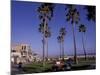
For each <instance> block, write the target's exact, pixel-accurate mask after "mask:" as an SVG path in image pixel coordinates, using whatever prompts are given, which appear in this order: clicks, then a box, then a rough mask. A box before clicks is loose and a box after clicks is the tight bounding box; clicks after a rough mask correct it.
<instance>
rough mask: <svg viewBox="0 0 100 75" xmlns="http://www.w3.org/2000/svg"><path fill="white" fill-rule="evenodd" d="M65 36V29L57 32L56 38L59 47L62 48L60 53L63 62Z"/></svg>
mask: <svg viewBox="0 0 100 75" xmlns="http://www.w3.org/2000/svg"><path fill="white" fill-rule="evenodd" d="M65 35H66V28H64V27H62V28H61V29H60V31H59V36H58V37H57V39H58V41H59V43H60V46H61V47H62V48H61V49H62V50H61V51H62V58H63V60H64V37H65Z"/></svg>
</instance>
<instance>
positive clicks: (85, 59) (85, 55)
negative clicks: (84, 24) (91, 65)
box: [82, 34, 86, 60]
mask: <svg viewBox="0 0 100 75" xmlns="http://www.w3.org/2000/svg"><path fill="white" fill-rule="evenodd" d="M83 37H84V36H83V34H82V44H83V50H84V55H85V60H86V50H85V45H84V38H83Z"/></svg>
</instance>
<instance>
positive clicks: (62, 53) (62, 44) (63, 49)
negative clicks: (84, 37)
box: [62, 41, 64, 61]
mask: <svg viewBox="0 0 100 75" xmlns="http://www.w3.org/2000/svg"><path fill="white" fill-rule="evenodd" d="M62 58H63V61H64V41H63V42H62Z"/></svg>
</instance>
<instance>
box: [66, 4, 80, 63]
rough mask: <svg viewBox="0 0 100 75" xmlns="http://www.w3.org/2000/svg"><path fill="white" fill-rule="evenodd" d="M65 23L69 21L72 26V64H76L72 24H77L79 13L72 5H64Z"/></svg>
mask: <svg viewBox="0 0 100 75" xmlns="http://www.w3.org/2000/svg"><path fill="white" fill-rule="evenodd" d="M65 10H66V21H69V22H70V23H71V24H72V32H73V43H74V62H75V63H76V64H77V63H78V62H77V51H76V40H75V31H74V24H78V22H79V20H80V18H79V16H80V15H79V12H78V10H77V9H76V8H75V6H74V5H66V8H65Z"/></svg>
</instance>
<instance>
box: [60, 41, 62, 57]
mask: <svg viewBox="0 0 100 75" xmlns="http://www.w3.org/2000/svg"><path fill="white" fill-rule="evenodd" d="M59 47H60V58H61V56H62V53H61V42H60V43H59Z"/></svg>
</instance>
